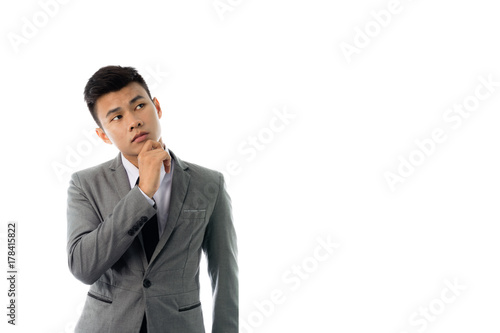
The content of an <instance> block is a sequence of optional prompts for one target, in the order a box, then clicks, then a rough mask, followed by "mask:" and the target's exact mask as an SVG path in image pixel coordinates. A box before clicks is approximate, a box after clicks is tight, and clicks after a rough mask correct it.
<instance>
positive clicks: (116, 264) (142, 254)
mask: <svg viewBox="0 0 500 333" xmlns="http://www.w3.org/2000/svg"><path fill="white" fill-rule="evenodd" d="M84 96H85V101H86V103H87V106H88V108H89V110H90V113H91V114H92V116H93V118H94V120H95V121H96V122H97V124H98V126H99V127H98V128H97V129H96V133H97V135H98V136H99V137H100V138H101V139H102V140H103V141H104V142H106V143H108V144H114V145H115V146H116V147H117V148H118V149H119V150H120V153H119V154H118V156H117V157H116V158H114V159H113V160H110V161H108V162H105V163H103V164H101V165H98V166H95V167H93V168H89V169H86V170H83V171H79V172H76V173H74V174H73V175H72V177H71V181H70V185H69V189H68V211H67V214H68V215H67V216H68V246H67V251H68V265H69V268H70V270H71V272H72V274H73V275H74V276H75V277H76V278H77V279H79V280H80V281H82V282H83V283H86V284H89V285H91V286H90V289H89V292H88V296H87V299H86V302H85V306H84V309H83V313H82V315H81V317H80V320H79V321H78V324H77V327H76V329H75V332H77V333H78V332H84V333H91V332H99V333H103V332H111V333H127V332H131V333H139V332H149V333H160V332H161V333H163V332H173V333H201V332H205V330H204V326H203V316H202V310H201V303H200V298H199V263H200V259H201V252H202V250H203V252H204V253H205V255H206V257H207V262H208V273H209V276H210V279H211V285H212V292H213V325H212V333H223V332H224V333H237V332H238V266H237V246H236V235H235V230H234V227H233V222H232V215H231V200H230V198H229V196H228V194H227V192H226V190H225V185H224V179H223V176H222V174H221V173H220V172H216V171H213V170H209V169H206V168H204V167H201V166H198V165H196V164H192V163H188V162H184V161H182V160H181V159H180V158H179V157H177V156H176V155H175V154H174V153H173V152H172V151H170V150H169V149H167V148H166V146H165V144H164V142H163V140H162V138H161V126H160V121H159V119H160V118H161V116H162V110H161V107H160V103H159V102H158V100H157V99H156V98H151V94H150V92H149V89H148V87H147V85H146V83H145V82H144V80H143V78H142V77H141V76H140V75H139V74H138V73H137V71H136V70H135V69H133V68H131V67H119V66H108V67H103V68H101V69H99V70H98V71H97V72H96V73H95V74H94V75H93V76H92V77H91V78H90V79H89V81H88V83H87V85H86V87H85V92H84Z"/></svg>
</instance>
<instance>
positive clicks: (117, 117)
mask: <svg viewBox="0 0 500 333" xmlns="http://www.w3.org/2000/svg"><path fill="white" fill-rule="evenodd" d="M121 117H122V115H118V116H116V117H114V118H113V119H111V121H113V120H118V119H121Z"/></svg>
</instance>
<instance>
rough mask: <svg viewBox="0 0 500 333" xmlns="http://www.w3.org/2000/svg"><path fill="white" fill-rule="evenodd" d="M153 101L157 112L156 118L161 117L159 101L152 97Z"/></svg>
mask: <svg viewBox="0 0 500 333" xmlns="http://www.w3.org/2000/svg"><path fill="white" fill-rule="evenodd" d="M153 103H154V104H155V108H156V113H158V119H161V115H162V112H161V107H160V102H159V101H158V99H157V98H156V97H155V98H153Z"/></svg>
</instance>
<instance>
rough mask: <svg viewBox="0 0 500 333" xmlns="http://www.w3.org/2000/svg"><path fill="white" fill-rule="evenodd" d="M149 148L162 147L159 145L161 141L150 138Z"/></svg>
mask: <svg viewBox="0 0 500 333" xmlns="http://www.w3.org/2000/svg"><path fill="white" fill-rule="evenodd" d="M151 148H152V149H158V148H163V147H162V146H161V143H159V142H158V141H153V140H151Z"/></svg>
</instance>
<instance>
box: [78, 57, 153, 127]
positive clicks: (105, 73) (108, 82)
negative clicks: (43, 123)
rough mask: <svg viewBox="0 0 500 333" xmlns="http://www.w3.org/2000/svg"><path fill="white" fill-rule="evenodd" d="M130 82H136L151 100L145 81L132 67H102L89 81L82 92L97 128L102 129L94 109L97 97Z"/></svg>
mask: <svg viewBox="0 0 500 333" xmlns="http://www.w3.org/2000/svg"><path fill="white" fill-rule="evenodd" d="M132 82H137V83H138V84H140V85H141V86H142V87H143V88H144V90H146V92H147V93H148V96H149V98H151V100H152V97H151V93H150V92H149V88H148V85H147V84H146V81H144V79H143V78H142V76H141V75H140V74H139V73H138V72H137V70H136V69H135V68H133V67H121V66H106V67H102V68H100V69H99V70H98V71H97V72H95V73H94V75H92V77H91V78H90V79H89V81H88V82H87V85H86V86H85V90H84V92H83V95H84V100H85V102H86V103H87V107H88V108H89V111H90V114H91V115H92V118H94V120H95V122H96V123H97V125H99V127H101V128H102V125H101V122H100V121H99V118H98V117H97V112H96V109H95V104H96V102H97V100H98V99H99V97H101V96H103V95H105V94H107V93H110V92H115V91H118V90H120V89H122V88H124V87H126V86H127V85H129V84H130V83H132Z"/></svg>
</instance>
